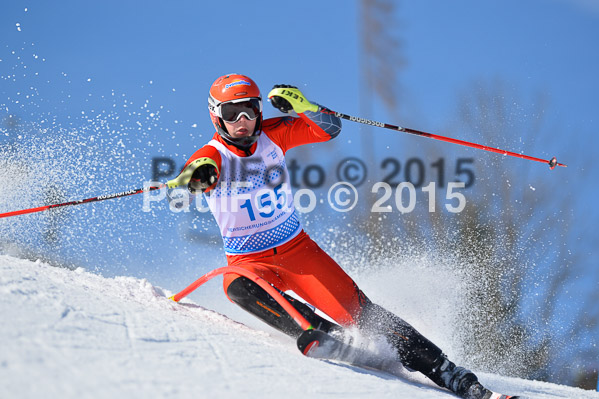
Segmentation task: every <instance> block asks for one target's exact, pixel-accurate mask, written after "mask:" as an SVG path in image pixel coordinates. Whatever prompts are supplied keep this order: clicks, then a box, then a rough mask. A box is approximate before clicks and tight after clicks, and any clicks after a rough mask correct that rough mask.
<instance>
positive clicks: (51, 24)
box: [0, 0, 599, 289]
mask: <svg viewBox="0 0 599 399" xmlns="http://www.w3.org/2000/svg"><path fill="white" fill-rule="evenodd" d="M226 4H227V6H226V7H225V6H223V5H221V2H198V1H177V2H159V1H154V0H151V1H144V2H139V1H115V0H107V1H102V2H84V1H74V0H69V1H61V2H47V1H11V2H4V3H3V5H2V9H1V12H0V38H1V39H0V60H2V61H1V62H0V75H2V76H3V78H2V79H0V85H2V88H0V93H1V95H2V97H0V104H5V105H6V107H4V108H3V109H0V118H4V117H6V115H7V113H11V114H12V113H14V114H17V115H18V116H19V117H20V118H21V119H22V120H25V121H33V122H35V121H37V122H39V121H40V119H44V118H48V119H56V120H58V121H60V122H64V123H69V122H71V123H73V119H75V118H79V119H78V121H79V122H77V123H83V122H84V121H83V119H84V118H83V117H82V116H81V115H86V116H90V115H91V116H96V117H97V116H100V115H99V114H101V112H102V111H110V110H111V109H112V108H114V107H113V106H115V105H118V107H117V108H118V109H119V110H120V111H119V112H123V111H122V109H123V104H124V102H125V101H127V105H128V106H129V110H136V111H137V114H134V115H133V116H131V114H129V117H130V119H131V121H132V122H131V124H134V123H133V122H134V120H137V121H141V122H142V124H145V123H149V122H148V120H151V119H148V117H147V115H149V114H150V113H153V114H154V113H156V111H158V110H159V111H160V112H161V118H160V120H159V121H157V122H156V123H157V128H155V129H154V130H152V131H144V134H143V135H141V136H140V137H143V140H142V139H140V140H139V141H138V142H136V140H135V131H134V130H131V129H132V128H131V126H128V129H129V133H128V135H127V136H126V139H127V140H128V141H127V143H128V144H127V145H131V150H132V151H133V153H134V154H136V155H138V157H140V158H141V159H143V160H144V161H145V163H143V162H142V165H143V168H144V170H142V171H140V173H138V174H136V173H133V172H131V171H127V172H128V173H126V174H124V175H126V176H119V175H118V172H110V170H111V168H110V167H111V165H110V164H109V163H108V162H107V164H106V165H103V166H102V168H101V171H102V173H103V174H104V175H103V176H101V177H102V179H99V182H98V183H97V184H96V185H91V186H90V185H84V186H83V187H82V188H81V189H80V190H76V191H75V192H73V193H71V195H84V196H86V195H87V193H89V196H93V195H98V194H101V193H104V192H119V191H123V190H126V189H129V188H133V187H132V186H135V187H137V186H138V185H139V184H138V181H139V176H140V175H141V176H145V177H148V176H149V173H150V172H149V170H150V167H149V165H148V163H147V161H149V158H150V157H152V156H158V155H160V156H173V157H176V158H177V159H180V162H181V163H182V162H183V161H184V159H185V158H186V157H188V156H189V155H191V154H192V153H193V151H194V150H195V149H196V148H198V147H199V146H201V145H202V144H203V143H204V142H205V141H206V140H207V139H208V138H209V137H210V136H211V134H212V132H213V128H212V125H211V122H210V119H209V117H208V112H207V107H206V105H207V104H206V97H207V92H208V89H209V87H210V84H211V83H212V82H213V81H214V79H216V77H218V76H220V75H222V74H225V73H232V72H235V73H244V74H247V75H249V76H251V77H252V78H253V79H254V80H255V81H256V82H257V83H258V84H259V85H260V86H261V88H262V91H263V94H265V93H267V92H268V90H269V89H270V87H271V86H272V85H274V84H278V83H287V84H294V85H297V86H298V87H300V88H301V89H302V90H303V91H304V92H305V93H306V95H307V96H308V98H310V99H312V100H315V101H317V102H319V103H322V104H324V105H327V106H328V107H330V108H333V109H336V110H339V111H341V112H344V113H347V114H353V115H359V116H363V117H366V118H372V119H377V120H381V121H385V122H389V123H392V124H398V125H403V126H407V127H412V128H415V129H421V130H425V131H430V132H434V133H438V134H442V135H443V134H444V135H451V136H453V137H456V138H464V139H466V140H472V141H478V140H477V139H479V137H477V134H476V132H463V135H462V132H460V131H459V130H455V129H452V130H450V131H448V132H446V129H447V128H448V127H452V126H453V127H455V124H456V119H457V116H456V115H457V109H456V107H457V101H456V99H457V97H458V96H459V95H460V94H463V93H464V91H467V90H470V89H472V88H475V87H476V85H477V82H493V81H498V80H499V81H502V82H504V83H505V84H506V85H507V86H508V88H509V89H510V90H513V91H514V92H516V93H519V97H518V101H522V102H523V103H522V104H519V105H521V108H522V109H524V111H523V112H522V114H521V115H517V118H516V120H515V122H514V121H512V122H513V123H512V124H511V125H510V126H511V127H512V129H510V130H509V131H505V137H503V138H501V139H497V141H496V142H492V143H482V144H490V145H494V146H498V147H502V148H504V149H506V150H512V151H516V152H517V151H524V152H525V153H527V151H529V150H532V151H533V153H530V154H528V155H533V156H538V157H541V158H550V157H551V156H554V155H555V156H557V158H558V160H559V161H560V162H564V163H566V164H568V165H569V167H568V168H567V169H564V168H561V169H557V170H555V171H553V172H549V170H548V168H546V167H545V166H543V165H540V164H536V163H531V162H528V161H522V160H517V159H506V160H505V162H506V163H509V164H508V165H510V166H508V167H509V168H513V171H515V172H516V173H518V171H519V170H526V171H529V170H530V171H532V175H531V177H529V178H527V179H524V178H523V179H522V181H516V182H512V184H519V185H526V186H529V185H530V186H532V185H535V186H538V185H541V186H546V187H551V188H552V190H553V192H554V193H555V195H557V196H560V198H565V199H567V200H570V203H571V207H570V208H568V209H560V210H556V213H560V212H563V214H564V215H568V216H569V217H571V218H572V224H573V226H574V228H573V229H572V230H571V233H570V234H571V237H569V239H570V240H571V241H572V242H578V243H579V246H577V247H575V248H573V249H572V250H573V251H574V252H575V253H576V254H577V255H578V256H579V258H581V259H583V261H582V266H584V268H583V270H586V272H588V273H589V274H588V275H587V277H592V278H591V279H590V280H588V281H587V285H586V289H597V273H596V272H593V271H594V270H595V269H596V266H597V259H599V253H598V251H599V235H598V233H597V232H596V227H595V226H596V225H597V222H599V212H598V211H597V210H596V207H595V203H596V197H597V195H598V194H599V188H597V182H598V181H599V178H598V176H597V172H596V169H594V168H592V166H594V163H595V159H594V157H595V156H596V155H597V149H598V148H599V147H598V144H599V139H598V136H599V134H598V133H599V132H598V130H599V123H598V120H597V118H598V115H597V111H598V109H599V107H598V105H599V100H598V95H597V93H599V77H598V74H597V71H599V52H598V51H597V50H596V47H597V40H598V39H599V6H597V5H596V2H593V1H591V0H588V1H585V0H543V1H541V0H526V1H517V0H507V1H501V2H497V1H494V2H491V1H488V2H480V1H465V0H458V1H451V2H448V1H444V0H434V1H402V2H398V5H397V8H396V11H395V14H394V15H393V20H394V26H392V27H390V29H391V30H392V31H393V32H394V34H395V35H396V37H398V38H399V39H400V40H401V43H402V50H401V51H402V57H403V58H405V59H406V60H407V64H406V66H405V68H403V69H402V70H401V71H400V74H399V76H398V79H399V82H400V85H401V93H400V94H399V98H400V108H399V111H398V112H394V113H390V112H389V111H388V110H386V109H385V108H384V107H383V106H382V105H381V104H380V102H379V101H377V100H372V101H373V104H372V107H369V111H368V112H369V113H368V114H363V112H365V111H364V109H361V107H360V104H361V102H360V101H361V99H360V96H361V95H363V92H362V90H361V84H362V81H361V75H360V73H361V71H360V60H361V48H360V32H361V23H362V21H363V16H362V15H361V14H360V8H359V3H358V2H355V1H352V2H350V1H331V2H322V1H320V2H318V1H304V2H301V3H298V2H293V3H289V2H280V1H260V2H252V3H249V2H241V1H230V2H226ZM13 74H14V76H13ZM539 92H540V93H543V94H544V95H546V97H547V98H548V102H547V104H545V105H544V118H546V124H545V126H548V127H549V128H548V129H547V130H546V131H543V132H542V133H541V134H540V135H539V137H535V144H534V146H532V145H530V143H528V142H522V139H521V137H522V136H523V132H521V131H519V130H518V126H519V123H521V124H522V126H530V123H531V121H530V120H528V119H527V115H526V112H525V110H526V109H527V107H528V106H529V105H530V104H527V103H526V101H527V100H531V99H533V98H535V97H534V94H535V93H539ZM28 94H34V96H33V97H31V96H29V97H28ZM508 100H509V99H508ZM144 103H146V104H148V109H150V110H151V111H148V110H147V109H144V110H143V111H141V109H142V108H143V104H144ZM7 109H8V111H7ZM142 112H143V114H142ZM265 113H266V116H274V115H276V113H275V111H274V110H273V109H272V107H270V106H269V105H268V104H266V106H265ZM152 118H154V117H152ZM108 122H109V124H110V125H111V126H113V127H111V129H117V130H118V123H122V118H121V119H120V120H119V122H118V123H116V119H115V118H114V117H111V119H110V120H108ZM115 124H116V127H114V125H115ZM121 126H122V125H121ZM450 133H451V134H450ZM102 134H104V133H101V134H100V135H99V136H98V137H100V138H104V139H106V138H105V137H104V136H102ZM364 134H365V133H364V129H363V128H362V127H361V126H359V125H355V124H351V123H350V122H345V123H344V132H343V138H342V139H341V140H340V142H339V147H327V148H329V149H331V148H337V151H338V152H335V153H333V158H334V157H338V158H339V159H341V158H342V156H343V155H344V154H345V153H347V154H352V155H360V149H359V148H356V145H355V143H360V140H369V138H368V137H370V136H364ZM366 134H369V135H370V134H372V135H376V139H373V140H375V141H376V144H377V153H378V154H379V155H380V156H381V157H382V156H386V155H388V154H389V153H391V152H393V151H400V149H396V148H395V147H392V148H389V146H388V145H386V144H385V142H384V141H385V140H387V137H390V136H389V133H388V132H379V131H373V130H372V129H369V130H368V131H367V133H366ZM82 137H85V135H84V134H82ZM364 137H366V138H364ZM11 140H12V141H14V140H16V138H15V137H8V139H7V141H11ZM399 140H400V141H399V143H400V145H401V151H404V152H405V153H409V154H413V155H414V156H418V157H421V158H425V157H426V155H425V154H426V153H425V152H424V148H425V147H426V146H427V145H429V144H424V142H425V141H426V139H422V138H413V137H406V138H401V139H399ZM116 141H118V140H115V139H113V138H111V139H107V142H110V143H111V144H115V142H116ZM148 143H151V144H148ZM450 147H451V145H450V144H438V145H435V149H436V151H437V152H439V151H441V152H442V153H443V152H444V151H447V154H458V155H460V156H461V155H463V154H465V155H466V156H469V157H476V158H477V160H478V159H482V160H485V159H493V158H489V157H495V155H491V154H486V153H481V152H476V151H474V150H468V151H467V152H464V150H462V149H456V148H450ZM426 148H428V147H426ZM339 150H340V151H339ZM314 151H315V152H314V156H315V157H321V158H322V157H323V156H324V157H327V156H328V154H329V153H324V154H323V152H319V150H318V149H316V147H315V150H314ZM329 158H330V157H329ZM483 162H484V161H483ZM88 166H89V165H88ZM112 166H115V167H116V165H112ZM545 169H547V170H545ZM80 172H81V173H82V174H85V173H87V172H86V171H80ZM73 173H76V172H73ZM477 173H483V172H482V171H479V170H477ZM69 198H70V197H69ZM73 199H75V198H73ZM117 201H120V200H117ZM124 201H128V200H124ZM115 202H116V201H115ZM131 203H133V201H131ZM134 204H135V205H114V206H124V207H125V208H124V209H125V210H124V212H131V211H132V210H135V209H136V208H135V207H138V206H139V203H138V202H135V203H134ZM30 205H31V206H34V205H37V204H34V203H31V204H30ZM104 206H105V205H102V207H100V206H98V207H96V208H94V209H96V210H97V211H95V212H97V213H94V214H93V215H90V214H89V213H90V212H92V211H83V210H82V211H73V212H82V213H81V215H86V216H87V217H86V220H90V222H89V223H90V225H89V226H86V227H85V228H84V227H80V228H79V229H75V230H76V231H78V232H80V231H86V230H85V229H86V228H88V229H89V231H91V232H97V231H98V230H97V229H98V228H97V227H94V226H92V225H91V224H92V223H95V222H97V220H98V219H97V217H98V214H99V213H102V212H103V210H107V209H111V210H112V209H113V208H106V207H104ZM111 206H112V205H111ZM127 206H129V208H127ZM86 212H87V213H86ZM115 212H116V211H115ZM74 214H75V215H80V214H79V213H74ZM90 216H94V217H91V218H90ZM75 218H76V216H75ZM112 223H113V224H112V225H111V226H113V231H112V232H111V233H110V234H109V235H107V236H106V237H104V236H103V235H102V234H104V232H103V231H100V232H99V233H98V234H96V236H95V237H96V239H97V240H101V239H104V238H105V239H106V245H107V246H114V247H115V249H114V250H112V252H109V253H107V254H103V255H106V256H102V259H99V260H96V262H97V263H99V264H101V265H102V266H103V267H105V268H106V270H109V274H122V273H124V272H125V273H126V272H129V273H132V274H136V275H144V273H148V270H147V269H144V268H143V267H140V266H139V265H136V263H135V262H134V261H133V260H131V259H129V258H127V259H121V260H120V261H119V262H120V263H119V264H123V265H125V266H124V268H125V269H126V270H125V271H123V270H122V269H119V268H118V267H116V266H114V265H115V262H114V258H115V257H117V258H118V257H119V256H121V255H122V254H121V253H120V252H119V251H120V250H119V248H121V247H119V245H121V244H116V243H115V241H114V240H111V238H114V237H117V238H118V221H113V222H112ZM135 223H137V224H143V221H141V220H140V219H136V220H135V221H134V223H133V224H135ZM183 223H189V220H188V219H186V218H185V217H183V216H182V215H179V216H177V217H175V218H173V220H170V221H169V222H168V223H167V225H168V226H170V228H172V229H174V230H176V229H177V228H179V227H178V226H179V224H183ZM80 224H81V225H85V222H84V221H80ZM153 234H155V236H153V239H154V240H157V241H160V240H161V237H160V234H159V233H155V232H153V231H152V229H151V227H150V228H149V229H147V231H144V230H143V229H141V230H140V232H138V233H135V234H132V236H133V238H131V237H128V238H129V239H132V240H134V241H135V240H140V241H141V240H142V239H143V238H144V236H146V237H148V236H152V235H153ZM556 234H558V233H556ZM169 240H170V241H169ZM172 240H176V238H173V237H169V238H168V239H167V240H166V242H167V243H169V245H175V244H173V241H172ZM84 241H85V242H86V243H88V244H87V246H88V247H93V246H94V242H93V240H92V239H91V238H87V239H86V240H84ZM135 242H137V241H135ZM108 243H110V245H108ZM122 245H123V248H127V247H126V245H124V244H122ZM140 245H141V244H140ZM175 246H176V245H175ZM214 247H215V248H216V249H215V250H214V251H215V252H214V253H218V245H215V246H214ZM140 248H145V247H143V245H141V246H140ZM182 248H183V249H181V250H180V251H179V254H177V255H175V256H173V254H167V253H164V251H155V252H154V251H144V250H143V249H140V250H139V253H136V255H138V256H139V257H140V259H143V261H144V262H154V263H159V262H167V261H169V260H172V259H173V257H174V258H175V259H179V260H180V261H181V262H185V255H186V254H188V253H189V251H191V250H192V249H190V248H189V247H185V246H184V245H182ZM88 253H89V256H91V257H92V258H93V255H94V254H93V250H91V251H89V248H88ZM211 256H213V255H211ZM214 256H215V255H214ZM178 257H179V258H178ZM117 263H118V262H117ZM152 270H154V269H152ZM154 273H158V272H156V271H155V270H154ZM194 273H195V274H197V271H196V270H191V269H189V268H187V269H186V273H185V275H184V278H182V280H184V279H187V280H189V278H190V277H191V276H193V275H194ZM158 274H159V273H158ZM163 277H164V276H163ZM581 278H584V275H581ZM178 283H181V282H180V281H178Z"/></svg>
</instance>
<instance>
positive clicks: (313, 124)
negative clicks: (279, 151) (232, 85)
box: [265, 85, 341, 151]
mask: <svg viewBox="0 0 599 399" xmlns="http://www.w3.org/2000/svg"><path fill="white" fill-rule="evenodd" d="M268 97H269V98H270V100H271V103H272V105H273V106H274V107H275V108H277V109H279V110H280V111H281V112H285V113H288V112H290V111H291V110H292V109H293V110H294V111H295V112H296V113H297V114H298V115H299V117H300V118H301V120H297V119H288V120H291V121H292V123H291V127H290V129H289V131H287V132H284V133H285V134H282V133H283V132H282V131H281V129H277V131H276V132H274V131H273V132H272V133H274V135H275V136H277V137H276V138H275V139H276V141H277V142H278V144H279V145H280V146H281V148H283V151H287V150H288V149H291V148H293V147H297V146H299V145H303V144H310V143H318V142H322V141H328V140H331V139H333V138H335V137H336V136H337V135H338V134H339V132H341V119H339V118H338V117H337V116H335V115H334V114H333V113H332V112H330V111H328V110H326V109H325V108H323V107H321V106H320V105H318V104H315V103H311V102H310V101H308V100H307V99H306V98H305V97H304V95H303V94H302V93H301V91H300V90H299V89H297V88H296V87H293V86H286V85H277V86H275V87H274V88H273V90H271V92H270V93H268ZM275 121H280V119H279V120H275ZM277 123H280V122H277ZM267 126H268V125H267V124H266V125H265V127H267ZM267 130H268V129H267ZM269 136H271V134H269Z"/></svg>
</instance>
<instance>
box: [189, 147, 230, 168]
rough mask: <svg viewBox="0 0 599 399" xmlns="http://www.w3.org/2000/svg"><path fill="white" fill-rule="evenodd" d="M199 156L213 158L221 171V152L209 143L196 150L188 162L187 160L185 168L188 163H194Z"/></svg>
mask: <svg viewBox="0 0 599 399" xmlns="http://www.w3.org/2000/svg"><path fill="white" fill-rule="evenodd" d="M198 158H210V159H212V160H213V161H214V162H215V163H216V164H217V165H218V172H219V173H220V164H221V157H220V152H218V150H217V149H216V148H214V147H213V146H211V145H208V144H206V145H205V146H203V147H202V148H200V149H199V150H197V151H196V152H194V153H193V155H192V156H191V157H190V158H189V159H188V160H187V162H185V165H184V166H183V169H185V168H186V167H187V165H189V164H190V163H192V162H193V161H195V160H196V159H198ZM183 169H182V170H183Z"/></svg>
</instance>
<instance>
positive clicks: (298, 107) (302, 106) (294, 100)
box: [268, 85, 320, 114]
mask: <svg viewBox="0 0 599 399" xmlns="http://www.w3.org/2000/svg"><path fill="white" fill-rule="evenodd" d="M268 98H269V99H270V101H271V104H272V105H273V107H275V108H277V109H279V110H280V111H281V112H284V113H288V112H289V111H291V108H293V110H294V111H295V112H296V113H297V114H301V113H304V112H306V111H312V112H318V110H319V109H320V108H319V107H318V105H316V104H312V103H311V102H310V101H308V100H307V99H306V97H304V95H303V94H302V92H301V91H299V89H298V88H297V87H295V86H288V85H275V86H274V87H273V89H272V90H271V91H270V93H268Z"/></svg>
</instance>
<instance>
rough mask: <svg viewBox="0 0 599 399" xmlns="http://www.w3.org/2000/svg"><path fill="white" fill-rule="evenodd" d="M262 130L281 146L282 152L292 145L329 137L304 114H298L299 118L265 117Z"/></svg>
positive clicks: (316, 141)
mask: <svg viewBox="0 0 599 399" xmlns="http://www.w3.org/2000/svg"><path fill="white" fill-rule="evenodd" d="M262 131H263V132H264V133H266V135H267V136H268V137H269V138H270V139H271V140H272V141H273V142H274V143H276V144H277V145H278V146H279V147H281V149H282V150H283V153H286V152H287V150H290V149H292V148H293V147H297V146H300V145H304V144H311V143H321V142H323V141H328V140H330V139H331V135H329V134H328V133H326V132H325V131H324V130H322V129H321V128H320V127H319V126H318V125H317V124H316V123H314V122H313V121H312V120H311V119H310V118H308V117H307V116H305V115H304V114H300V115H299V118H292V117H290V116H286V117H281V118H272V119H267V120H265V121H264V122H263V125H262Z"/></svg>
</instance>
